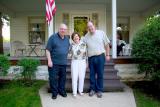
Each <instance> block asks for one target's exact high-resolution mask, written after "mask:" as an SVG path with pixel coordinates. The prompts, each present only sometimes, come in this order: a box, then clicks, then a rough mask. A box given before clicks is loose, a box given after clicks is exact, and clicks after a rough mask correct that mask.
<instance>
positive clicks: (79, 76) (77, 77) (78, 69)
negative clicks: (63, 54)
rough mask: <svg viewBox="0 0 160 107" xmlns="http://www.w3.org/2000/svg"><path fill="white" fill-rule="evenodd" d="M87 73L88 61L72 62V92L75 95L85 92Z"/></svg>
mask: <svg viewBox="0 0 160 107" xmlns="http://www.w3.org/2000/svg"><path fill="white" fill-rule="evenodd" d="M85 73H86V60H72V61H71V77H72V91H73V94H74V95H76V94H77V87H78V92H79V93H82V92H83V86H84V78H85Z"/></svg>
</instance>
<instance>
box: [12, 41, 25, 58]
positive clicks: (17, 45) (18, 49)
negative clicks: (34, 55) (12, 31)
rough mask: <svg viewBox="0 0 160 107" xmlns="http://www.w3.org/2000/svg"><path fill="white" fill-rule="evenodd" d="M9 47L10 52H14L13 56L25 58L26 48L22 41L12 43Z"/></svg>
mask: <svg viewBox="0 0 160 107" xmlns="http://www.w3.org/2000/svg"><path fill="white" fill-rule="evenodd" d="M11 47H12V51H14V56H25V52H26V46H25V44H24V43H23V42H22V41H13V42H12V43H11Z"/></svg>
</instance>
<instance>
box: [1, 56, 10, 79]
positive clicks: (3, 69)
mask: <svg viewBox="0 0 160 107" xmlns="http://www.w3.org/2000/svg"><path fill="white" fill-rule="evenodd" d="M9 67H10V62H9V60H8V57H7V56H4V55H0V75H1V76H4V75H6V74H7V70H8V69H9Z"/></svg>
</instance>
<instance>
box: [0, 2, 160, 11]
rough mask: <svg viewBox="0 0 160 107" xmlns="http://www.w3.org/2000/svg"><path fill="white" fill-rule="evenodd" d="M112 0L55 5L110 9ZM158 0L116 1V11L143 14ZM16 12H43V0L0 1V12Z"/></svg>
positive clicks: (157, 3) (156, 3)
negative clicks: (88, 5)
mask: <svg viewBox="0 0 160 107" xmlns="http://www.w3.org/2000/svg"><path fill="white" fill-rule="evenodd" d="M111 1H112V0H56V4H57V5H58V4H70V3H72V4H75V3H81V4H85V3H92V4H97V3H99V4H104V3H105V4H106V5H107V7H108V8H109V9H111ZM159 4H160V0H117V7H118V11H127V12H129V11H130V12H144V11H146V10H148V9H149V8H151V7H153V6H155V5H159ZM3 8H5V9H6V10H8V11H10V12H13V13H17V12H40V11H41V12H42V11H43V12H45V0H0V11H2V12H3V10H4V9H3Z"/></svg>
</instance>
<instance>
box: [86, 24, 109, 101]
mask: <svg viewBox="0 0 160 107" xmlns="http://www.w3.org/2000/svg"><path fill="white" fill-rule="evenodd" d="M87 27H88V33H87V34H86V35H85V37H84V42H85V43H86V45H87V52H88V62H89V69H90V92H89V96H93V95H94V94H95V92H96V93H97V97H98V98H101V97H102V92H103V74H104V64H105V59H106V60H110V56H109V51H110V48H109V43H110V41H109V39H108V37H107V36H106V34H105V33H104V32H103V31H101V30H96V28H95V26H94V24H93V23H92V22H91V21H89V22H88V23H87ZM96 75H97V76H96Z"/></svg>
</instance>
